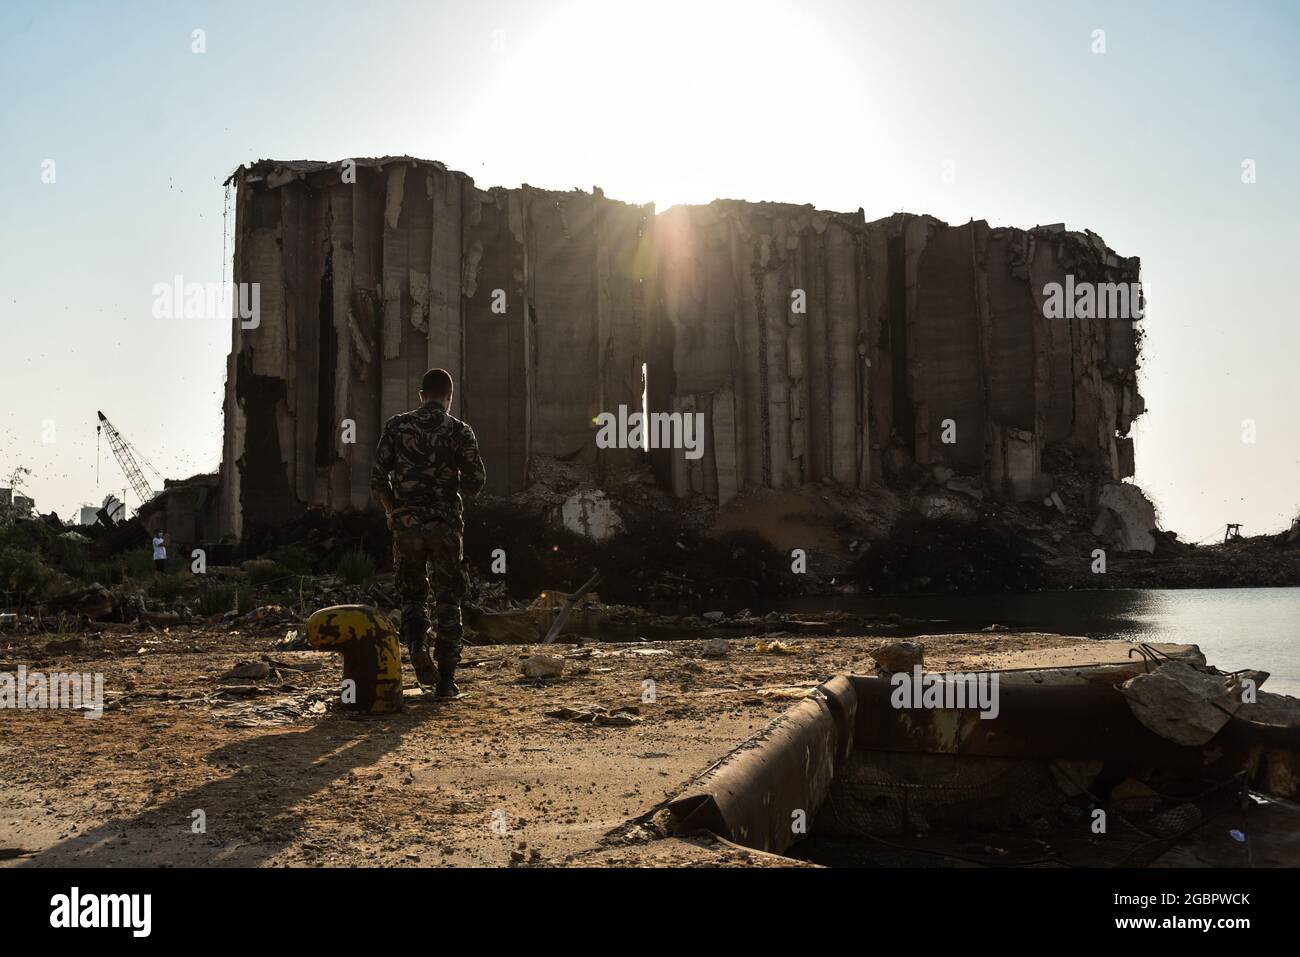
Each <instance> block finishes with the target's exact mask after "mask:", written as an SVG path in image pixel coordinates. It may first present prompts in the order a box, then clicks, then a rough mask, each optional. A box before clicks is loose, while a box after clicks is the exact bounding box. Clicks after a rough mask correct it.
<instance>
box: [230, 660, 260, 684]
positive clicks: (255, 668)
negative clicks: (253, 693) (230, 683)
mask: <svg viewBox="0 0 1300 957" xmlns="http://www.w3.org/2000/svg"><path fill="white" fill-rule="evenodd" d="M270 674H271V666H270V665H268V664H267V663H266V662H265V661H241V662H240V663H239V664H237V665H235V667H233V668H231V669H230V670H229V671H227V672H226V673H225V674H224V675H222V676H221V680H222V681H227V680H233V679H239V678H245V679H252V680H254V681H256V680H257V679H259V678H266V677H269V676H270Z"/></svg>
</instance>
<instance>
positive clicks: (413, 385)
mask: <svg viewBox="0 0 1300 957" xmlns="http://www.w3.org/2000/svg"><path fill="white" fill-rule="evenodd" d="M231 181H232V182H234V183H235V184H236V185H237V188H238V193H237V200H236V242H235V275H234V279H235V282H237V283H240V282H243V283H253V282H255V283H258V284H259V286H260V290H261V296H262V297H263V299H262V308H261V314H260V317H259V319H260V322H259V324H258V325H257V327H256V328H247V329H245V328H241V327H240V326H239V324H238V323H236V324H235V325H236V329H235V333H234V343H233V349H232V353H231V359H230V362H229V363H228V374H227V389H226V401H225V419H226V439H225V445H224V457H223V463H222V470H221V474H222V482H221V491H220V495H219V497H218V502H217V504H216V506H215V507H216V509H217V513H218V523H219V526H220V528H221V530H222V532H223V534H230V535H233V536H235V537H237V538H242V537H243V536H244V535H245V534H246V533H248V532H252V531H255V530H257V529H264V528H269V527H274V526H277V525H280V524H283V523H284V522H286V521H289V520H291V519H292V518H293V517H294V516H295V515H297V514H299V513H300V512H301V511H302V510H303V508H305V507H306V506H310V505H318V506H323V507H325V508H328V509H331V510H341V509H346V508H365V507H367V505H368V504H369V502H370V493H369V476H370V467H371V464H372V461H373V454H374V447H375V444H376V442H377V441H378V437H379V431H380V429H381V427H382V423H383V422H384V421H385V420H386V419H387V418H388V417H390V416H392V415H395V414H396V413H398V412H402V411H405V410H407V409H411V408H414V407H415V406H416V405H417V404H418V392H419V387H420V379H421V377H422V376H423V374H424V372H425V370H426V369H429V368H431V367H434V366H441V367H443V368H446V369H447V370H448V371H450V372H451V374H452V376H453V378H454V379H455V380H456V386H457V392H456V397H455V400H454V405H453V412H455V413H457V414H459V415H461V416H462V417H463V418H465V419H466V420H467V421H469V422H470V423H471V424H472V425H473V426H474V428H475V431H476V432H477V434H478V436H479V442H480V445H481V447H482V451H483V456H484V459H485V461H486V462H487V464H488V490H489V491H490V492H494V493H497V494H509V493H512V492H516V491H519V490H521V489H522V488H523V487H524V485H525V483H526V481H527V469H528V463H529V461H530V460H531V457H532V456H533V455H535V454H537V455H546V456H552V457H555V458H564V459H567V460H580V461H584V462H586V463H587V464H590V465H594V466H598V467H600V468H601V469H615V468H620V467H623V466H626V465H630V464H632V461H633V459H634V458H635V456H636V453H635V452H634V451H631V450H617V449H611V450H603V451H599V452H598V450H597V449H596V447H595V442H594V434H595V429H594V426H593V425H592V420H593V419H594V418H595V417H596V416H597V415H598V414H599V413H600V412H601V411H604V410H605V409H607V408H609V409H617V407H618V406H619V405H620V404H625V405H627V406H629V408H633V409H639V408H640V406H641V391H642V378H641V366H642V363H643V362H644V361H645V360H644V353H645V336H646V330H647V329H648V326H649V321H650V314H651V308H652V306H653V302H654V300H653V298H652V294H651V292H650V286H649V285H648V283H649V281H651V280H653V271H654V259H653V252H654V250H653V244H652V231H651V226H652V224H653V219H654V209H653V207H652V206H646V207H641V206H633V205H629V204H626V203H620V202H616V201H613V200H609V199H606V198H605V196H604V195H603V194H602V193H601V192H600V191H599V190H596V191H595V192H594V193H584V192H581V191H576V190H575V191H571V192H554V191H549V190H538V189H533V188H532V187H528V186H523V187H521V188H519V189H513V190H509V189H492V190H482V189H479V188H477V187H476V186H475V185H474V182H473V180H472V179H471V178H470V177H468V176H466V175H465V174H463V173H458V172H455V171H451V170H448V169H447V168H446V167H444V166H443V165H442V164H440V163H434V162H429V161H424V160H415V159H412V158H410V157H384V158H381V159H361V160H355V161H349V162H347V163H331V164H326V163H313V162H293V163H279V162H274V161H263V162H260V163H256V164H253V165H252V166H248V167H244V168H241V169H240V170H239V171H237V172H236V173H235V174H234V176H232V178H231ZM345 425H346V428H345ZM347 438H355V441H351V442H349V441H347V440H346V439H347Z"/></svg>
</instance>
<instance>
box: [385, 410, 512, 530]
mask: <svg viewBox="0 0 1300 957" xmlns="http://www.w3.org/2000/svg"><path fill="white" fill-rule="evenodd" d="M486 482H487V472H486V471H485V470H484V468H483V460H482V459H481V458H479V453H478V439H476V438H475V437H474V430H473V429H471V428H470V427H469V426H468V425H466V424H465V423H464V422H462V421H461V420H460V419H458V418H456V417H455V416H454V415H452V414H450V413H449V412H447V411H446V410H445V409H444V408H443V407H442V406H441V405H439V404H438V403H437V402H426V403H424V405H422V406H420V407H419V408H418V409H413V410H411V411H410V412H402V413H400V414H399V415H395V416H393V417H392V418H391V419H389V420H388V421H387V422H385V423H384V431H383V434H382V435H381V436H380V437H379V447H378V448H377V449H376V450H375V464H374V467H373V468H372V469H371V470H370V490H371V492H372V493H373V494H374V496H375V498H376V499H378V500H379V501H381V502H382V501H383V500H385V499H387V500H388V501H389V502H390V503H392V505H393V511H394V515H395V516H400V517H406V516H409V517H410V518H412V519H416V520H420V521H422V520H424V519H426V518H436V519H441V520H444V521H448V522H450V523H452V524H453V525H456V526H457V527H459V526H460V524H461V494H462V493H463V494H465V495H468V496H470V497H471V498H473V497H474V496H475V495H478V493H479V492H481V491H482V490H483V485H484V484H485V483H486Z"/></svg>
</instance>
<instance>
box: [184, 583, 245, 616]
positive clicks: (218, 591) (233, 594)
mask: <svg viewBox="0 0 1300 957" xmlns="http://www.w3.org/2000/svg"><path fill="white" fill-rule="evenodd" d="M252 606H253V591H252V589H251V588H249V587H247V586H246V585H241V586H236V585H235V584H233V583H231V582H213V583H211V584H208V585H205V586H204V587H203V588H202V589H200V590H199V600H198V602H197V603H196V604H195V608H196V610H197V611H198V613H199V614H200V615H202V616H203V617H204V618H212V617H214V616H216V615H224V614H225V613H226V612H228V611H236V612H239V613H241V614H242V613H244V612H246V611H250V610H251V609H252Z"/></svg>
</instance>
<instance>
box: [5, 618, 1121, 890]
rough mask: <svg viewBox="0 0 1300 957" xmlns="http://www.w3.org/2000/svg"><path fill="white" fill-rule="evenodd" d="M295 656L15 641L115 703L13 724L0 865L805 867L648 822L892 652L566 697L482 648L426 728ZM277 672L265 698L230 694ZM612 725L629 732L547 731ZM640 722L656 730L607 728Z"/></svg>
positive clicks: (20, 654) (1055, 642)
mask: <svg viewBox="0 0 1300 957" xmlns="http://www.w3.org/2000/svg"><path fill="white" fill-rule="evenodd" d="M768 637H770V636H768ZM273 640H274V639H273V638H272V637H269V636H268V635H266V634H253V633H240V632H231V633H223V632H216V631H213V630H210V629H209V630H204V629H197V628H196V629H189V628H176V629H171V630H169V631H167V632H143V633H141V632H134V631H130V630H126V629H124V630H123V631H121V632H117V633H109V634H105V635H103V636H100V637H97V638H92V639H89V640H83V641H80V642H77V641H74V642H72V643H71V645H72V649H71V650H70V651H68V652H67V653H62V652H64V649H65V648H67V647H69V646H66V645H63V644H61V643H60V641H61V639H60V638H59V637H58V636H52V635H45V636H41V635H34V636H6V637H4V638H0V671H11V672H12V671H14V670H15V669H16V668H17V667H18V666H19V665H26V666H27V667H28V668H29V669H32V670H41V671H47V672H55V671H58V672H73V671H75V672H101V673H102V674H103V676H104V692H105V701H106V709H105V711H104V713H103V715H102V716H101V717H99V718H98V719H93V720H90V719H87V718H86V717H85V716H84V715H81V714H78V713H75V712H70V711H25V710H0V864H3V865H5V866H61V865H89V866H124V865H145V866H219V865H240V866H439V865H453V866H509V865H515V866H536V865H545V866H565V865H575V864H576V865H584V866H638V865H674V866H676V865H702V866H730V865H735V866H775V865H780V866H788V865H792V864H798V862H793V861H788V860H786V859H784V858H773V857H770V856H768V855H763V854H760V853H758V852H754V851H749V850H747V849H744V848H738V847H735V846H732V845H728V844H725V843H723V842H718V841H703V840H700V841H687V840H651V838H652V837H653V836H654V835H652V834H650V833H649V832H648V831H646V830H645V829H644V828H642V827H640V826H639V825H638V824H637V823H635V822H636V819H639V818H641V817H642V816H645V815H647V814H648V812H651V811H652V810H653V809H655V808H656V807H658V806H659V805H660V804H661V803H662V802H664V801H665V800H666V799H667V798H669V797H671V796H673V795H675V794H677V793H678V792H679V791H680V790H681V789H682V788H683V787H684V786H685V785H686V784H687V783H688V782H689V781H690V780H691V779H692V778H693V777H695V776H696V775H698V774H700V773H702V772H703V771H705V770H706V769H707V768H708V767H710V766H711V765H712V764H713V763H714V762H716V761H717V760H718V759H720V758H721V757H722V756H723V755H725V754H726V753H727V752H728V751H730V750H731V749H732V748H733V747H735V746H736V745H737V744H739V743H740V742H741V741H742V740H744V739H745V738H747V737H748V736H750V735H751V734H753V733H754V732H756V731H758V730H759V729H760V728H762V727H763V726H764V725H765V724H767V723H768V722H769V721H770V720H771V719H772V718H774V717H775V716H776V715H778V714H779V713H780V712H781V711H782V710H784V709H785V708H787V707H789V706H790V704H791V703H792V701H793V700H796V698H797V696H798V695H800V694H801V693H802V691H803V689H807V688H811V687H814V686H816V685H817V684H819V683H820V682H821V681H823V680H825V679H826V678H828V677H830V676H831V675H833V674H835V673H838V672H843V671H860V672H866V671H870V670H873V662H872V661H871V660H870V658H869V657H868V651H869V649H871V648H873V647H875V646H876V645H878V644H879V642H880V638H878V637H862V638H843V637H837V638H806V637H805V638H794V637H791V638H787V639H784V640H785V641H786V643H787V644H788V646H789V648H790V649H792V650H793V651H794V652H795V653H793V654H773V653H760V652H758V651H756V650H755V639H754V638H745V639H739V638H738V639H734V640H731V641H730V642H729V643H728V645H729V650H728V653H727V654H726V655H725V657H722V658H708V657H704V656H703V655H702V649H703V647H704V643H703V642H700V641H668V642H650V643H636V644H588V645H584V646H582V647H578V646H575V645H572V644H570V645H553V646H550V647H549V648H548V649H545V650H546V651H548V652H550V653H554V654H559V655H563V656H564V657H565V658H566V672H565V674H564V675H563V676H562V677H560V678H557V679H549V680H539V679H526V678H524V677H523V676H522V674H521V672H520V668H519V661H520V659H521V658H523V657H525V656H526V655H528V654H530V653H532V652H534V651H540V650H542V649H540V648H538V647H536V646H533V647H531V648H530V647H520V646H487V647H478V648H470V649H467V653H466V661H465V663H464V666H463V667H462V670H461V672H460V673H459V674H458V681H459V682H460V685H461V688H462V692H463V694H462V696H461V697H460V698H459V699H457V700H455V701H452V702H435V701H434V700H433V699H432V698H431V697H429V696H426V695H423V694H422V693H421V692H420V691H419V689H418V687H417V686H416V684H415V679H414V674H413V673H412V672H411V670H410V666H409V664H406V665H404V670H405V677H406V685H407V690H406V705H407V707H406V710H405V711H404V712H403V713H402V714H400V715H396V716H392V717H382V718H380V717H356V716H350V715H347V714H344V713H339V712H334V711H332V710H330V709H329V708H328V707H327V705H328V704H329V703H331V702H332V701H333V699H335V698H336V697H337V689H338V683H339V680H340V676H341V660H340V659H339V658H338V657H337V656H336V655H332V654H327V653H324V652H278V651H272V650H271V644H272V641H273ZM920 640H922V641H924V643H925V645H926V664H927V667H928V668H932V669H942V668H957V667H960V668H963V669H972V668H979V669H989V668H1008V667H1028V666H1037V665H1051V664H1078V663H1086V662H1093V661H1102V660H1124V659H1125V658H1126V655H1127V652H1128V651H1129V649H1130V647H1131V646H1129V645H1126V644H1123V643H1120V642H1097V641H1088V640H1086V639H1078V638H1068V637H1061V636H1059V635H1044V634H1013V633H1007V632H983V633H979V634H969V635H945V636H933V637H926V638H922V639H920ZM78 646H79V647H78ZM264 656H267V657H269V659H271V660H270V661H269V662H267V664H268V665H269V667H270V669H271V671H270V674H269V675H267V676H266V677H264V678H261V679H257V680H249V679H226V680H222V676H223V674H224V673H225V672H227V671H228V670H229V669H231V668H232V667H233V666H235V665H236V664H238V663H240V662H249V661H253V662H258V661H265V660H266V658H265V657H264ZM299 669H315V670H299ZM646 682H653V685H649V684H647V683H646ZM651 690H652V691H653V694H652V695H651V694H650V693H649V692H650V691H651ZM651 697H652V698H653V700H649V699H650V698H651ZM592 706H599V707H602V708H604V709H607V710H606V712H605V714H606V716H607V717H606V718H605V719H604V720H608V721H609V722H610V723H608V724H601V723H598V722H592V721H588V722H582V721H576V720H571V719H565V718H557V717H550V716H548V715H547V714H546V712H548V711H554V710H557V709H561V708H569V709H573V710H574V711H578V712H582V711H590V709H591V707H592ZM620 708H628V709H635V712H630V711H629V712H625V714H626V715H628V717H623V718H618V717H614V718H609V717H608V715H609V714H611V713H615V712H616V710H617V709H620ZM199 812H201V813H199ZM200 824H202V825H203V827H200Z"/></svg>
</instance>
